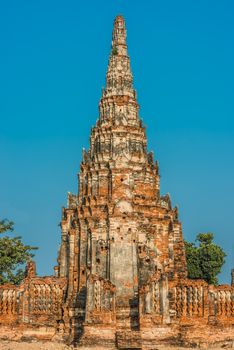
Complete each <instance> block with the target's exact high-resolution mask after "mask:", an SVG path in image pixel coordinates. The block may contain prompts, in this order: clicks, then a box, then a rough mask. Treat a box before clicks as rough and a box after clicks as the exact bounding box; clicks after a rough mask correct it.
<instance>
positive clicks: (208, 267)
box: [185, 232, 226, 285]
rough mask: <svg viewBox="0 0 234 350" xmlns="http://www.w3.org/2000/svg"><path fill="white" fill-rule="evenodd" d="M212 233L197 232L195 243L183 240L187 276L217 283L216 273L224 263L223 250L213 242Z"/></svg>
mask: <svg viewBox="0 0 234 350" xmlns="http://www.w3.org/2000/svg"><path fill="white" fill-rule="evenodd" d="M213 239H214V235H213V233H210V232H208V233H199V234H198V235H197V237H196V241H195V242H196V243H190V242H186V241H185V252H186V260H187V268H188V277H189V278H191V279H204V280H205V281H206V282H207V283H209V284H215V285H216V284H218V278H217V275H218V274H219V273H220V272H221V269H222V266H223V264H224V263H225V256H226V254H225V252H224V251H223V249H222V248H221V247H219V246H218V245H216V244H215V243H214V242H213Z"/></svg>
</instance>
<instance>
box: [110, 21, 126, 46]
mask: <svg viewBox="0 0 234 350" xmlns="http://www.w3.org/2000/svg"><path fill="white" fill-rule="evenodd" d="M118 45H126V27H125V20H124V18H123V16H121V15H119V16H117V17H115V21H114V29H113V34H112V47H116V46H118Z"/></svg>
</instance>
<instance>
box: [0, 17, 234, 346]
mask: <svg viewBox="0 0 234 350" xmlns="http://www.w3.org/2000/svg"><path fill="white" fill-rule="evenodd" d="M78 182H79V191H78V194H77V195H73V194H71V193H69V194H68V205H67V208H64V209H63V213H62V221H61V229H62V240H61V246H60V251H59V256H58V266H56V267H55V276H41V277H40V276H37V274H36V266H35V264H34V263H33V262H32V261H31V262H29V263H28V265H27V268H26V274H25V278H24V280H23V281H22V283H21V284H20V285H19V286H16V285H10V284H5V285H0V339H1V338H4V339H12V338H13V339H14V340H20V339H21V340H25V339H28V340H32V339H33V338H35V339H40V340H42V339H43V340H49V339H50V340H53V341H54V340H59V341H61V340H62V341H65V342H68V343H70V342H73V343H78V344H80V345H82V344H83V345H84V346H85V347H86V348H92V347H93V348H96V347H97V346H98V345H101V347H102V348H103V347H106V349H113V348H117V349H125V350H127V349H135V350H136V349H141V348H144V349H157V348H158V345H159V344H160V345H162V344H163V343H164V344H165V345H168V344H172V345H173V346H174V345H181V344H183V345H186V346H188V345H190V346H191V347H194V346H195V345H196V346H201V345H202V346H203V347H204V345H205V347H207V345H208V344H212V345H214V344H217V345H218V346H219V347H220V346H221V344H223V345H222V346H225V347H226V346H227V345H230V347H231V345H232V344H233V341H234V270H233V271H232V285H221V286H213V285H208V283H207V282H205V281H203V280H191V279H188V278H187V269H186V260H185V249H184V243H183V236H182V229H181V223H180V222H179V220H178V210H177V208H176V207H175V208H172V206H171V201H170V197H169V195H168V194H167V195H165V196H161V195H160V176H159V167H158V163H157V162H155V161H154V158H153V154H152V153H151V152H150V153H148V152H147V140H146V134H145V128H144V126H143V124H142V121H141V119H140V117H139V105H138V103H137V98H136V92H135V90H134V88H133V78H132V72H131V68H130V60H129V56H128V53H127V45H126V28H125V21H124V19H123V17H122V16H118V17H116V19H115V22H114V29H113V37H112V48H111V54H110V58H109V65H108V70H107V75H106V88H105V89H104V90H103V92H102V97H101V100H100V104H99V119H98V121H97V123H96V126H95V127H93V128H92V130H91V136H90V148H89V150H88V151H85V150H83V158H82V162H81V165H80V172H79V177H78Z"/></svg>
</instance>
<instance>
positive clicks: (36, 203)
mask: <svg viewBox="0 0 234 350" xmlns="http://www.w3.org/2000/svg"><path fill="white" fill-rule="evenodd" d="M118 14H122V15H124V17H125V19H126V23H127V30H128V46H129V53H130V56H131V63H132V69H133V73H134V78H135V87H136V89H137V92H138V100H139V103H140V105H141V113H140V114H141V117H142V118H143V120H144V123H145V125H146V126H147V135H148V140H149V150H153V151H154V154H155V157H156V158H157V159H158V160H159V165H160V173H161V190H162V193H167V192H169V193H170V195H171V198H172V202H173V204H174V205H176V204H178V206H179V210H180V219H181V220H182V222H183V231H184V236H185V238H186V239H187V240H194V239H195V236H196V234H197V233H199V232H207V231H212V232H213V233H214V234H215V240H216V242H217V243H218V244H219V245H221V246H222V247H223V248H224V250H225V251H226V253H227V255H228V256H227V259H226V260H227V262H226V265H225V267H224V269H223V273H222V274H221V276H220V282H222V283H227V282H228V283H230V269H231V268H232V267H234V225H233V219H234V203H233V197H234V83H233V82H234V65H233V62H234V39H233V38H234V21H233V18H234V2H233V0H229V1H228V0H222V1H218V0H196V1H188V0H183V1H182V0H176V1H175V0H92V1H89V0H85V1H84V0H82V1H81V0H76V1H72V0H70V1H64V0H63V1H61V0H50V1H48V0H33V1H32V0H23V1H17V0H15V1H13V0H8V1H4V2H3V1H2V2H1V5H0V31H1V33H2V35H1V45H0V120H1V124H0V159H1V171H0V218H5V217H7V218H9V219H12V220H14V221H15V224H16V225H15V227H16V231H17V233H18V234H21V235H22V236H23V239H24V242H25V243H29V244H32V245H37V246H38V247H39V251H38V252H37V254H36V261H37V268H38V272H39V273H40V274H51V273H52V268H53V266H54V265H55V264H56V255H57V250H58V247H59V242H60V229H59V226H58V224H59V222H60V215H61V207H62V206H64V205H66V193H67V191H71V192H76V191H77V177H76V174H77V173H78V171H79V163H80V160H81V149H82V147H83V146H84V147H88V142H89V132H90V128H91V126H92V125H94V124H95V121H96V119H97V117H98V102H99V98H100V96H101V87H102V86H103V85H104V84H105V72H106V68H107V62H108V55H109V51H110V44H111V31H112V25H113V20H114V17H115V16H116V15H118Z"/></svg>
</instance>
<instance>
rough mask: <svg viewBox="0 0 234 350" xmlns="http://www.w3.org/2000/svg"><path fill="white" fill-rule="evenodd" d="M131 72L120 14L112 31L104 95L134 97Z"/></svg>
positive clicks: (124, 28) (122, 20) (123, 24)
mask: <svg viewBox="0 0 234 350" xmlns="http://www.w3.org/2000/svg"><path fill="white" fill-rule="evenodd" d="M132 81H133V77H132V72H131V68H130V59H129V56H128V53H127V44H126V27H125V21H124V18H123V17H122V16H117V17H116V19H115V22H114V29H113V33H112V47H111V54H110V58H109V65H108V70H107V75H106V91H105V93H106V96H114V95H126V96H129V97H134V96H135V95H134V90H133V86H132Z"/></svg>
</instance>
